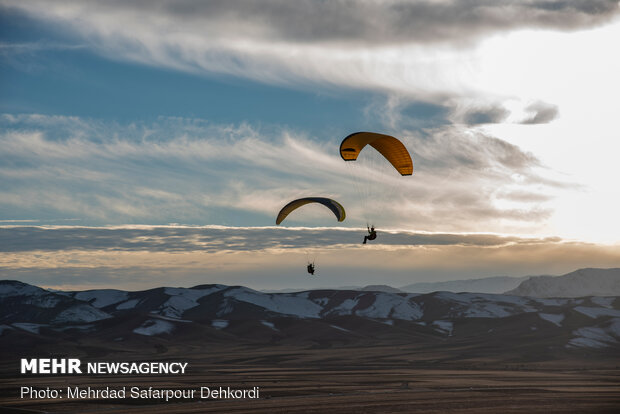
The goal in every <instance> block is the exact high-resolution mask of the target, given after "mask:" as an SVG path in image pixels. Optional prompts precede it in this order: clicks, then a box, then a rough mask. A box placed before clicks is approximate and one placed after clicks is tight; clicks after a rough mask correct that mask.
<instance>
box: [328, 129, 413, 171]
mask: <svg viewBox="0 0 620 414" xmlns="http://www.w3.org/2000/svg"><path fill="white" fill-rule="evenodd" d="M369 144H370V146H371V147H373V148H374V149H376V150H377V151H379V152H380V153H381V155H383V156H384V157H385V158H386V159H387V160H388V161H389V162H390V164H392V165H393V166H394V168H396V170H397V171H398V172H399V173H400V174H401V175H411V174H413V161H411V155H409V152H408V151H407V148H405V145H404V144H403V143H402V142H400V140H398V139H397V138H394V137H393V136H390V135H383V134H377V133H375V132H355V133H353V134H351V135H349V136H348V137H346V138H345V139H344V140H343V141H342V143H341V144H340V156H341V157H342V159H343V160H345V161H355V160H357V157H358V155H359V154H360V152H361V151H362V149H364V147H365V146H366V145H369Z"/></svg>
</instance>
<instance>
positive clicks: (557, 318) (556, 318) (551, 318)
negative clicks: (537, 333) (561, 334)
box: [538, 313, 564, 326]
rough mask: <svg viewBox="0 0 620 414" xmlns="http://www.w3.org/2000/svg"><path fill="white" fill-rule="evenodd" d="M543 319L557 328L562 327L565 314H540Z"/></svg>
mask: <svg viewBox="0 0 620 414" xmlns="http://www.w3.org/2000/svg"><path fill="white" fill-rule="evenodd" d="M538 316H540V318H541V319H544V320H546V321H548V322H551V323H553V324H555V325H557V326H562V325H561V322H562V321H563V320H564V314H562V313H560V314H556V313H539V314H538Z"/></svg>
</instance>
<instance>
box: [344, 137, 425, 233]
mask: <svg viewBox="0 0 620 414" xmlns="http://www.w3.org/2000/svg"><path fill="white" fill-rule="evenodd" d="M368 145H370V146H371V147H372V148H374V149H375V150H376V151H377V152H378V153H379V154H381V156H382V157H383V158H384V159H385V160H387V161H388V162H389V163H390V164H391V165H392V167H394V168H395V169H396V171H398V173H399V174H400V175H402V176H409V175H412V174H413V161H412V160H411V155H410V154H409V151H407V148H406V147H405V145H404V144H403V143H402V142H401V141H400V140H399V139H398V138H394V137H393V136H391V135H384V134H378V133H376V132H354V133H353V134H350V135H348V136H347V137H346V138H345V139H343V140H342V142H341V143H340V156H341V157H342V159H343V160H345V161H356V160H357V158H358V156H359V155H360V153H361V152H362V150H363V149H364V148H365V147H366V146H368ZM386 165H387V163H385V162H383V159H381V160H380V161H378V162H377V164H375V165H371V167H372V170H374V169H375V167H378V168H385V166H386ZM388 169H391V168H388ZM360 172H361V171H360V170H357V171H356V174H354V177H355V182H356V184H357V186H358V187H359V188H358V191H359V192H360V193H361V194H360V195H361V199H362V201H363V202H366V203H367V204H368V203H369V202H370V201H372V200H374V197H373V196H371V194H370V193H371V190H372V188H371V187H372V185H373V184H372V183H369V182H368V180H363V178H362V177H360V176H359V173H360ZM365 199H371V200H365ZM365 207H371V206H370V205H367V206H365ZM366 214H370V213H368V212H366ZM366 219H367V220H369V221H370V220H372V219H371V217H370V216H367V217H366ZM366 228H367V229H368V234H367V235H365V236H364V241H363V242H362V244H366V242H367V241H368V240H375V239H376V238H377V232H376V231H375V226H374V225H372V226H368V224H367V225H366Z"/></svg>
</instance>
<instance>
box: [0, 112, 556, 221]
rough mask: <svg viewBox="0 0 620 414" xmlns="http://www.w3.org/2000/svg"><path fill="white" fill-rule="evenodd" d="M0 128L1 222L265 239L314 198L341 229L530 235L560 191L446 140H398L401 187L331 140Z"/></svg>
mask: <svg viewBox="0 0 620 414" xmlns="http://www.w3.org/2000/svg"><path fill="white" fill-rule="evenodd" d="M0 124H1V125H2V127H3V128H2V129H3V131H4V132H3V133H1V134H0V145H2V148H3V152H2V154H1V155H0V178H1V183H2V184H0V196H1V197H0V211H4V214H3V216H4V219H6V220H28V219H30V218H38V219H42V220H44V222H46V223H54V221H53V220H54V219H63V220H67V219H80V220H82V221H81V222H80V224H86V225H88V224H126V223H141V224H166V223H188V224H220V225H235V226H256V225H257V226H265V225H270V224H273V221H274V220H275V219H274V218H275V216H276V214H277V212H278V211H279V209H280V208H281V207H282V206H283V205H284V204H286V203H287V202H288V201H290V200H292V199H294V198H299V197H304V196H325V197H331V198H335V199H337V200H338V201H339V202H341V203H342V204H343V205H344V206H345V208H346V209H347V216H348V219H347V221H346V222H345V225H352V226H359V225H365V224H366V221H368V220H371V221H373V222H375V223H376V224H378V225H381V226H382V227H383V228H389V227H391V228H401V229H402V228H405V229H419V230H425V231H448V232H451V231H459V232H460V231H470V232H471V231H474V232H480V231H483V232H506V231H509V230H514V229H519V230H521V231H522V232H531V231H530V230H531V229H534V228H535V227H538V228H540V223H541V222H543V221H544V220H545V219H546V218H547V217H548V216H549V215H550V214H551V213H552V210H551V207H550V204H549V201H550V200H551V199H552V195H553V194H554V192H557V191H561V190H562V188H563V186H564V184H563V183H560V182H555V181H552V180H550V179H548V178H546V174H545V170H544V168H543V167H542V166H541V165H540V162H539V161H538V160H537V159H536V157H534V156H533V155H532V154H529V153H525V152H523V151H521V150H520V149H519V148H518V147H516V146H514V145H511V144H508V143H506V142H505V141H502V140H500V139H498V138H494V137H492V136H489V135H486V134H483V133H481V132H475V131H471V130H468V129H461V128H457V127H444V128H438V129H433V130H427V131H426V132H424V133H420V132H413V131H403V132H402V135H401V138H402V139H403V141H404V142H405V145H406V146H407V147H408V148H409V149H410V151H411V153H412V156H413V159H414V169H415V173H414V175H413V176H412V177H401V176H399V175H398V174H397V173H395V171H393V169H392V168H391V167H390V165H389V164H388V163H387V162H386V161H385V160H384V159H383V158H382V157H381V156H380V155H379V154H378V153H374V152H373V151H371V150H369V151H364V152H363V153H362V155H363V156H362V157H360V159H359V160H358V162H355V163H345V162H343V161H342V159H341V158H340V156H339V154H338V152H337V148H338V145H339V142H340V139H341V138H342V137H334V138H332V139H330V140H328V141H325V142H319V141H318V140H317V139H313V138H312V137H308V136H305V135H303V134H299V133H294V132H292V131H290V130H283V129H272V130H268V129H267V130H263V129H257V128H254V127H252V126H250V125H245V124H242V125H237V126H234V125H213V124H210V123H208V122H206V121H202V120H195V119H194V120H192V119H170V118H161V119H160V120H159V121H158V122H156V123H153V124H129V125H119V124H115V123H104V122H99V121H93V120H86V119H80V118H71V117H50V116H41V115H23V116H13V115H4V116H2V117H1V118H0ZM9 213H10V214H9ZM322 213H323V212H322V211H321V210H320V209H317V208H312V207H308V208H304V209H303V211H302V210H300V213H298V214H295V215H291V216H290V217H289V218H288V219H287V222H285V225H323V226H326V225H332V220H333V217H331V216H330V215H328V214H322ZM46 220H47V221H46ZM56 223H57V222H56Z"/></svg>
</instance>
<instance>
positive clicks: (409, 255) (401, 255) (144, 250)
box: [0, 226, 620, 289]
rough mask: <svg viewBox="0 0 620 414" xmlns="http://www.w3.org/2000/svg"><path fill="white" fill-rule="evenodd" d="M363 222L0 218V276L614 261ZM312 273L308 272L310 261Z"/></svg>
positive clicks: (51, 282) (180, 278)
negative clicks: (367, 237) (64, 222)
mask: <svg viewBox="0 0 620 414" xmlns="http://www.w3.org/2000/svg"><path fill="white" fill-rule="evenodd" d="M362 236H363V230H362V229H343V228H336V229H334V228H321V229H317V228H314V229H307V228H306V229H302V228H288V229H287V228H275V227H268V228H234V227H222V226H208V227H179V226H174V227H149V226H134V227H128V226H123V227H111V228H84V227H56V228H46V227H23V226H16V227H0V247H1V249H2V250H0V279H19V280H22V281H26V282H28V283H37V284H39V285H43V286H49V287H56V288H60V287H65V288H67V287H68V288H72V289H78V288H84V289H88V288H91V289H92V288H110V287H115V288H122V289H145V288H150V287H156V286H161V285H166V286H170V285H174V286H193V285H197V284H202V283H225V284H229V285H234V284H242V285H246V286H251V287H254V288H271V289H277V288H285V287H286V288H290V287H296V288H308V287H314V288H316V287H319V286H345V285H357V286H359V285H367V284H391V285H393V286H403V285H406V284H409V283H413V282H418V281H442V280H451V279H452V280H453V279H463V278H476V277H484V276H497V275H510V276H523V275H532V274H562V273H567V272H569V271H571V270H574V269H576V268H580V267H617V266H618V263H620V253H619V252H620V249H618V246H617V245H616V246H613V245H595V244H587V243H579V242H570V241H565V240H560V239H558V238H519V237H513V236H500V235H493V234H445V233H444V234H441V233H432V234H429V233H411V232H396V231H391V232H388V231H380V233H379V237H378V239H377V240H375V241H374V242H373V243H372V244H368V245H362V244H361V238H362ZM307 260H310V261H315V262H316V264H317V266H318V270H319V273H318V277H317V278H313V279H308V278H307V277H306V272H305V265H306V263H307V262H306V261H307Z"/></svg>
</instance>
